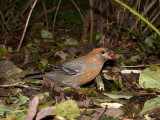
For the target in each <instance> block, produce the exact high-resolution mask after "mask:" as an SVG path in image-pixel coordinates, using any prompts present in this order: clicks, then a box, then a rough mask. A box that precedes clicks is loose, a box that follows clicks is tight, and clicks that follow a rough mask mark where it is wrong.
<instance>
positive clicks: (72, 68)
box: [53, 61, 85, 75]
mask: <svg viewBox="0 0 160 120" xmlns="http://www.w3.org/2000/svg"><path fill="white" fill-rule="evenodd" d="M84 68H85V65H84V63H83V64H81V63H80V62H78V61H70V62H66V63H63V64H61V65H59V66H57V67H56V68H54V69H53V72H54V71H63V72H65V73H66V74H68V75H77V74H81V73H82V72H83V69H84Z"/></svg>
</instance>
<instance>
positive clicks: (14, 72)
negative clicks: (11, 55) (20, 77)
mask: <svg viewBox="0 0 160 120" xmlns="http://www.w3.org/2000/svg"><path fill="white" fill-rule="evenodd" d="M22 72H23V70H22V69H19V68H13V69H10V70H8V71H7V72H6V75H7V76H8V77H10V76H11V75H14V74H18V73H22Z"/></svg>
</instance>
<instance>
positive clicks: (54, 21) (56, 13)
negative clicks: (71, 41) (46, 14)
mask: <svg viewBox="0 0 160 120" xmlns="http://www.w3.org/2000/svg"><path fill="white" fill-rule="evenodd" d="M61 1H62V0H59V3H58V6H57V10H56V13H55V15H54V20H53V29H52V34H54V27H55V22H56V17H57V14H58V10H59V7H60V4H61Z"/></svg>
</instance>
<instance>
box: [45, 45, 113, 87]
mask: <svg viewBox="0 0 160 120" xmlns="http://www.w3.org/2000/svg"><path fill="white" fill-rule="evenodd" d="M114 55H115V54H114V53H113V52H111V51H109V50H107V49H105V48H97V49H94V50H93V51H91V52H90V53H89V54H87V55H85V56H82V57H79V58H77V59H74V60H71V61H69V62H66V63H63V64H61V65H60V66H58V67H56V68H54V69H53V71H52V72H48V73H46V74H45V77H46V78H48V79H51V81H52V80H53V81H60V82H61V83H64V84H67V85H70V86H72V87H78V86H79V85H83V84H85V83H88V82H90V81H91V80H93V79H94V78H95V77H96V76H97V75H98V74H99V72H100V71H101V69H102V67H103V64H104V62H105V61H106V60H108V59H112V58H113V57H114Z"/></svg>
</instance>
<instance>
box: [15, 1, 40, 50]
mask: <svg viewBox="0 0 160 120" xmlns="http://www.w3.org/2000/svg"><path fill="white" fill-rule="evenodd" d="M36 3H37V0H35V1H34V3H33V5H32V7H31V10H30V12H29V15H28V18H27V21H26V25H25V28H24V31H23V35H22V38H21V41H20V43H19V45H18V49H17V52H19V50H20V48H21V45H22V42H23V39H24V35H25V33H26V30H27V26H28V23H29V19H30V17H31V13H32V11H33V8H34V7H35V5H36Z"/></svg>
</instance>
